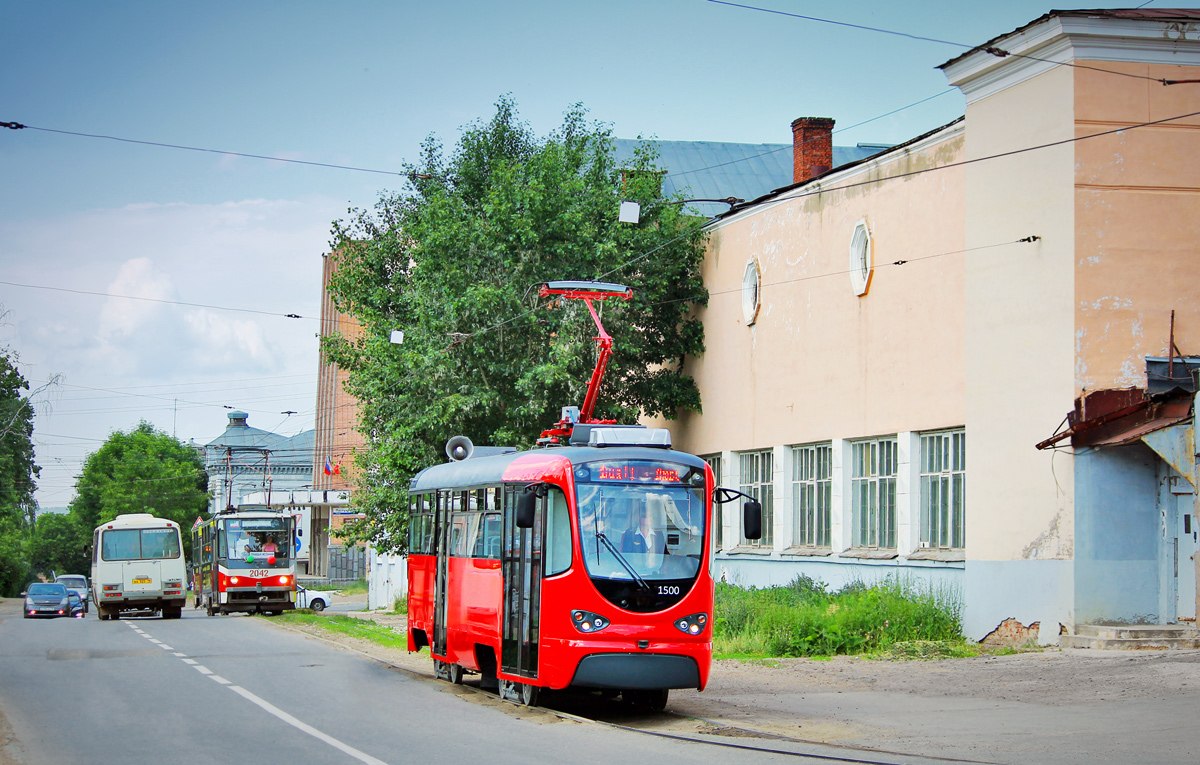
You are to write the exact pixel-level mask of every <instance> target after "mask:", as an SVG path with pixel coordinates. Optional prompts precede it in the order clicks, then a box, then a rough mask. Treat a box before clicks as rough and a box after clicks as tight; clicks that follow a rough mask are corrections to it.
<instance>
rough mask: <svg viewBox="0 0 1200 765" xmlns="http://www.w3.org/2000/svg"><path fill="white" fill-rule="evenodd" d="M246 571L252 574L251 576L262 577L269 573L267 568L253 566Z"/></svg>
mask: <svg viewBox="0 0 1200 765" xmlns="http://www.w3.org/2000/svg"><path fill="white" fill-rule="evenodd" d="M246 573H248V574H250V576H255V577H260V578H261V577H264V576H266V575H267V570H266V569H265V568H252V569H250V570H249V571H248V572H246Z"/></svg>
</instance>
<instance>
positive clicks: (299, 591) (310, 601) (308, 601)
mask: <svg viewBox="0 0 1200 765" xmlns="http://www.w3.org/2000/svg"><path fill="white" fill-rule="evenodd" d="M328 605H329V596H328V595H327V594H325V593H324V592H320V591H319V590H312V591H309V589H308V588H307V587H302V586H301V585H296V608H311V609H312V610H314V611H324V610H325V607H326V606H328Z"/></svg>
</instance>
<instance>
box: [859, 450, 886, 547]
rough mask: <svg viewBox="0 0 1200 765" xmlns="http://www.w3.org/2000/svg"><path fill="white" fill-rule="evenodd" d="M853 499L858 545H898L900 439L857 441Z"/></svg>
mask: <svg viewBox="0 0 1200 765" xmlns="http://www.w3.org/2000/svg"><path fill="white" fill-rule="evenodd" d="M850 462H851V474H850V502H851V509H852V511H853V513H854V516H853V524H854V546H855V547H878V548H894V547H895V546H896V439H895V438H876V439H872V440H870V441H856V442H855V443H854V444H853V451H852V454H851V459H850Z"/></svg>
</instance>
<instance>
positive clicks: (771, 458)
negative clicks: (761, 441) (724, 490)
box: [738, 449, 775, 550]
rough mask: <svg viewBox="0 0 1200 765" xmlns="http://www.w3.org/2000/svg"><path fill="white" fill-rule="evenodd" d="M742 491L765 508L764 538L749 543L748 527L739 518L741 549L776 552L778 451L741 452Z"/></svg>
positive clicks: (740, 478)
mask: <svg viewBox="0 0 1200 765" xmlns="http://www.w3.org/2000/svg"><path fill="white" fill-rule="evenodd" d="M738 488H739V489H740V490H742V491H743V492H745V493H746V494H749V495H750V496H752V497H754V498H755V499H757V500H758V501H759V503H761V504H762V538H761V539H746V533H745V527H744V526H743V525H742V522H741V516H740V515H739V518H738V529H739V530H740V531H739V536H740V539H739V542H738V544H739V546H743V547H765V548H767V549H768V550H770V549H773V548H774V546H775V451H774V450H773V449H762V450H759V451H753V452H738ZM739 506H740V503H739Z"/></svg>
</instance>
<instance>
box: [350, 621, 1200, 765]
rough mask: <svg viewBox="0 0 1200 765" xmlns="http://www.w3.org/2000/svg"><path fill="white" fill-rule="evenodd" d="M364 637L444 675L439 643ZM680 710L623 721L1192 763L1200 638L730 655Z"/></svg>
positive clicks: (856, 743)
mask: <svg viewBox="0 0 1200 765" xmlns="http://www.w3.org/2000/svg"><path fill="white" fill-rule="evenodd" d="M349 615H351V616H355V617H358V618H368V619H373V620H375V621H377V622H379V623H382V624H388V625H389V626H391V627H393V629H396V630H397V631H399V632H403V631H404V629H405V627H406V623H407V621H406V619H405V617H404V616H397V615H390V614H383V613H368V612H357V613H351V614H349ZM343 642H345V641H343ZM353 647H355V648H357V649H359V650H363V651H365V652H367V653H369V654H371V655H373V656H376V657H377V658H380V659H382V660H385V661H388V662H390V663H393V664H395V665H396V666H398V667H401V668H403V669H405V670H408V671H412V672H416V673H419V674H423V675H426V676H429V677H432V674H433V673H432V662H431V660H430V658H429V654H428V652H423V653H419V654H408V653H406V652H404V651H387V650H386V649H382V648H379V647H378V646H366V645H358V644H356V645H354V646H353ZM467 682H468V684H471V683H472V682H473V679H472V678H469V679H468V681H467ZM548 703H550V704H551V705H552V706H558V705H557V704H555V702H554V701H552V700H551V701H549V702H548ZM562 706H563V708H564V709H566V710H568V711H570V706H569V704H568V703H563V704H562ZM592 711H593V710H589V714H590V713H591V712H592ZM667 711H668V712H671V713H673V714H672V715H657V716H652V717H651V718H650V719H639V720H632V719H630V718H629V717H628V716H620V713H618V716H620V719H619V721H620V722H621V723H622V724H626V725H629V724H636V725H638V726H639V727H654V728H658V729H662V730H670V731H676V732H681V733H697V732H702V733H729V734H733V735H738V734H741V735H745V733H744V732H743V731H745V732H749V731H753V732H757V733H759V734H761V735H765V736H782V737H785V738H791V739H798V740H804V741H811V742H819V743H827V744H833V745H840V746H847V747H853V748H860V749H870V750H877V751H880V752H895V753H904V754H911V755H919V756H924V757H945V758H954V759H969V760H975V761H982V762H1005V763H1010V762H1011V763H1016V762H1020V763H1090V762H1104V763H1133V762H1137V763H1185V762H1187V763H1191V762H1195V761H1196V758H1197V756H1198V755H1200V651H1138V652H1119V651H1111V652H1100V651H1088V650H1078V649H1070V650H1058V649H1047V650H1045V651H1042V652H1038V653H1026V654H1016V655H1012V656H989V657H979V658H974V659H947V660H934V661H868V660H864V659H857V658H850V657H835V658H833V659H831V660H827V661H824V660H823V661H816V660H810V659H783V660H773V661H761V662H741V661H717V662H714V664H713V670H712V674H711V677H710V680H709V685H708V688H706V689H705V690H704V692H698V691H687V690H677V691H672V692H671V700H670V702H669V703H668V705H667ZM598 716H600V717H603V716H604V714H603V710H601V714H600V715H598ZM609 716H610V717H612V714H611V713H610V715H609Z"/></svg>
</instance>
